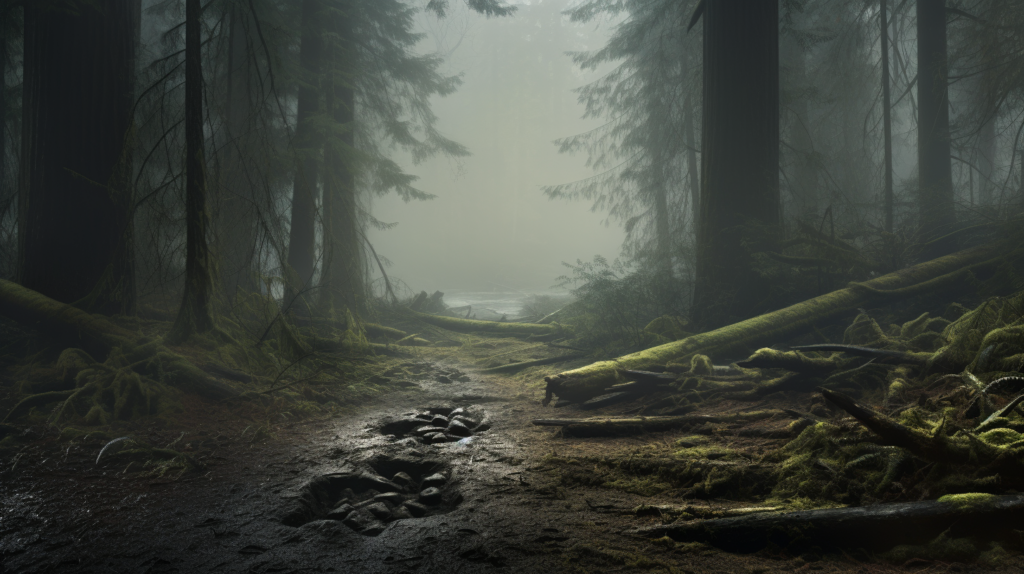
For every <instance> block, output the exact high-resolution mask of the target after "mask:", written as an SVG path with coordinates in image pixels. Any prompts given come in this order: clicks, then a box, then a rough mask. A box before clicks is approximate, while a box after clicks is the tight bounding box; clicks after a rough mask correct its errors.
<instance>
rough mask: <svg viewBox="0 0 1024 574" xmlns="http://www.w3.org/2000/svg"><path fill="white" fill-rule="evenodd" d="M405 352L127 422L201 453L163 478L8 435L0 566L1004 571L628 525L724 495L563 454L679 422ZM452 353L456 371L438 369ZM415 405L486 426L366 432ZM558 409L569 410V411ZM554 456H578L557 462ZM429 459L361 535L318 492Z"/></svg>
mask: <svg viewBox="0 0 1024 574" xmlns="http://www.w3.org/2000/svg"><path fill="white" fill-rule="evenodd" d="M409 365H411V366H413V367H416V370H418V371H419V372H420V374H419V375H418V376H417V378H416V379H415V380H412V381H411V382H412V383H414V384H413V385H409V386H407V387H406V388H405V389H404V390H402V391H400V392H394V393H391V394H389V395H388V396H386V397H383V398H380V399H378V400H376V401H375V402H373V403H369V404H365V405H363V406H362V407H360V408H358V409H353V410H352V411H351V412H348V413H346V414H344V415H340V416H333V417H330V418H320V419H316V420H305V421H299V422H289V421H288V419H287V416H286V415H281V416H280V422H278V423H275V424H271V425H262V426H258V428H254V427H256V424H257V423H255V422H254V421H255V420H256V419H255V418H251V419H247V417H246V416H244V413H243V414H242V415H240V414H239V412H238V410H237V409H226V408H224V407H220V406H217V405H212V404H209V403H204V402H200V401H195V402H194V403H190V404H187V405H186V408H187V410H188V412H189V414H190V415H192V416H191V417H190V419H189V420H192V421H194V422H192V423H190V424H187V425H186V426H184V427H182V426H181V425H179V426H178V427H175V426H173V425H171V426H165V427H156V426H145V425H146V424H147V423H140V424H137V425H136V426H135V427H133V428H131V429H130V430H131V434H133V435H134V436H136V437H139V438H143V439H145V440H146V441H147V442H149V444H151V445H155V446H162V445H166V444H172V443H173V444H174V446H175V448H177V449H180V450H182V451H183V452H186V453H188V454H189V455H190V456H191V457H193V459H194V460H195V461H196V463H197V464H198V465H199V466H200V469H199V470H189V471H188V472H184V473H177V472H173V471H172V472H168V473H167V474H166V475H164V476H162V477H160V476H155V475H154V474H153V473H151V472H150V473H140V472H136V471H137V470H138V467H135V468H132V466H131V465H132V462H131V461H130V460H125V459H124V458H121V457H117V456H110V457H107V459H106V460H101V461H100V462H99V463H98V464H97V463H96V457H97V454H98V453H99V451H100V449H101V448H102V447H103V446H104V444H106V443H107V442H108V440H109V437H99V436H95V437H93V436H89V435H85V436H83V437H80V438H78V439H75V440H68V439H67V438H66V437H58V436H57V433H56V431H55V430H52V429H46V428H45V427H33V428H31V429H29V430H28V431H27V432H26V435H25V436H24V437H22V444H23V446H22V447H21V448H20V450H18V452H17V453H15V454H14V455H12V456H10V457H5V458H3V459H2V460H0V481H2V482H0V572H3V573H6V572H206V571H217V572H360V573H375V572H381V573H395V574H397V573H401V572H441V573H445V574H456V573H470V572H492V571H494V572H633V571H645V572H647V571H651V572H662V571H663V572H748V573H756V572H772V571H805V570H819V571H822V572H830V571H837V572H838V571H842V572H864V573H867V572H872V573H873V572H887V571H910V570H912V571H926V572H964V571H979V572H980V571H1013V572H1017V571H1020V570H1022V568H1021V566H1022V565H1024V561H1021V560H1020V559H1019V558H1018V557H1013V556H1010V557H1006V558H1004V559H1002V560H1001V561H1000V562H999V563H997V564H980V563H956V562H951V563H946V562H937V561H929V560H920V559H916V560H912V561H910V562H909V563H906V564H892V563H890V562H887V561H885V560H883V559H880V558H878V557H877V556H874V555H871V554H867V553H862V552H855V551H851V552H823V551H815V550H814V549H811V550H810V551H807V550H804V551H801V552H800V553H795V552H789V551H785V550H780V549H769V550H762V551H760V552H759V553H756V554H746V555H740V554H729V553H725V552H722V551H719V550H716V549H714V548H711V547H708V546H704V545H700V544H680V543H675V542H671V541H668V540H654V541H652V540H648V539H644V538H637V537H634V536H630V535H628V534H626V532H627V531H628V530H630V529H633V528H636V527H638V526H643V525H648V524H655V523H658V522H659V521H661V520H662V518H659V517H658V516H657V515H656V514H657V513H656V512H654V513H649V512H640V513H637V512H635V511H634V509H636V508H637V507H639V506H642V505H648V506H657V505H665V504H668V505H679V504H682V503H689V504H692V505H696V506H704V507H707V508H709V509H711V510H714V509H720V508H724V507H728V506H734V505H736V503H735V502H733V501H729V500H722V499H711V500H680V499H679V497H680V494H679V491H678V490H671V489H669V490H667V491H661V492H657V491H658V489H654V490H653V491H651V492H644V489H643V488H636V487H632V488H609V487H608V486H607V484H602V483H601V481H600V480H594V481H587V480H586V479H585V476H586V475H588V474H590V473H591V470H592V471H593V473H594V474H596V473H597V471H598V469H597V466H596V465H595V467H594V468H593V469H588V468H586V464H585V463H579V462H578V461H580V460H585V459H586V458H587V456H588V455H592V454H595V453H601V452H613V451H614V452H626V451H636V452H638V453H640V452H641V451H642V450H643V449H645V448H648V447H650V445H652V444H654V445H657V444H664V445H668V444H673V443H675V441H677V440H679V439H680V437H681V436H683V435H686V434H688V433H685V432H676V433H672V432H667V433H659V434H655V435H647V436H642V437H635V436H634V437H628V438H600V439H594V438H590V439H573V438H563V437H560V436H557V435H556V434H555V431H554V430H552V429H551V428H546V427H537V426H533V425H531V422H530V421H531V420H532V419H534V418H541V417H550V416H552V415H553V414H554V413H556V411H553V410H552V409H550V408H544V407H542V406H541V405H540V400H541V398H542V391H541V390H540V388H539V386H538V385H537V384H536V379H537V375H536V374H534V375H530V376H522V377H514V378H513V377H499V376H481V375H475V374H473V372H472V370H471V369H469V368H467V366H466V365H458V364H445V363H443V362H442V363H438V362H424V360H422V359H419V360H416V359H414V360H412V361H411V362H410V363H409ZM458 368H461V369H463V370H465V371H467V373H468V376H466V377H462V378H463V379H467V380H462V381H459V380H452V378H453V377H451V376H450V375H452V373H453V370H454V369H458ZM530 381H533V382H530ZM8 384H10V383H8ZM749 406H750V405H747V407H748V408H749ZM431 407H433V408H435V409H438V408H440V412H446V410H447V409H452V408H459V407H461V408H463V409H465V412H466V414H467V415H469V416H470V417H471V418H473V419H475V420H476V422H486V423H487V425H489V427H490V428H487V430H485V431H483V432H478V433H476V434H475V435H474V436H473V438H472V439H471V440H468V441H466V440H464V441H461V442H458V443H456V442H448V443H443V444H423V443H421V442H416V441H414V440H410V439H408V438H403V437H401V436H394V435H385V434H382V432H381V425H382V423H383V422H384V421H388V420H392V419H394V418H395V417H401V416H403V415H412V414H415V413H425V412H427V409H429V408H431ZM631 408H633V407H632V406H630V405H625V406H621V407H616V408H609V409H606V410H605V411H603V412H605V413H607V414H615V413H618V412H627V411H629V410H630V409H631ZM557 414H558V415H559V416H585V413H580V412H573V411H571V410H570V409H560V410H559V411H557ZM586 414H590V413H586ZM780 424H784V423H780ZM749 446H750V448H751V449H756V448H757V445H756V444H752V445H749ZM567 458H574V459H575V460H576V461H577V462H576V463H575V464H574V465H572V466H573V468H572V469H571V471H567V468H568V467H567V465H566V464H565V460H566V459H567ZM399 472H405V473H406V474H407V475H409V477H410V478H411V480H412V481H413V482H414V483H415V484H412V485H411V486H410V487H409V488H407V489H405V490H403V491H400V492H399V493H398V494H392V495H387V492H386V491H387V490H388V488H383V490H384V492H382V493H378V491H377V490H372V489H368V488H367V487H365V486H363V487H361V486H359V484H357V483H358V480H356V479H357V478H358V477H360V476H368V475H376V476H380V477H383V478H386V479H390V478H391V477H392V476H394V475H395V474H396V473H399ZM438 474H440V475H441V477H442V482H439V483H437V486H438V487H439V490H440V495H439V498H438V500H437V501H434V502H433V503H432V504H427V505H424V506H425V507H426V508H427V511H426V512H427V513H426V515H425V516H422V517H415V516H411V515H410V514H408V513H407V512H406V510H400V509H399V508H400V507H401V504H400V503H398V504H390V503H389V506H388V508H391V509H394V510H395V512H396V513H397V514H399V515H400V517H399V519H394V520H390V521H386V522H380V523H379V524H377V527H376V528H368V525H367V524H359V525H356V526H357V527H359V528H361V529H363V532H362V533H360V532H358V531H357V530H354V529H353V528H351V527H350V525H347V524H346V523H344V522H341V521H338V520H331V519H329V518H326V513H327V512H328V511H329V510H330V509H329V508H327V507H328V506H331V505H334V504H336V503H339V502H341V501H343V500H344V499H345V498H352V497H353V495H354V498H353V500H352V502H357V500H356V499H358V500H363V501H365V500H366V499H367V497H369V496H372V495H374V494H384V495H385V497H387V496H393V497H395V498H396V500H393V501H392V502H396V501H397V500H398V499H400V498H402V497H404V498H406V499H415V498H416V495H415V491H416V490H418V489H421V488H423V487H424V486H426V482H424V481H426V480H427V479H428V477H431V476H434V475H438ZM346 481H348V482H346ZM353 481H354V482H353ZM311 484H312V485H314V486H313V487H311V486H310V485H311ZM325 485H326V486H325ZM311 488H312V489H313V490H316V489H320V490H319V491H317V492H313V491H311ZM332 488H333V490H331V489H332ZM345 488H349V489H350V490H349V491H345V490H344V489H345ZM360 488H362V491H360V492H356V491H359V490H360ZM325 489H326V490H325ZM371 490H372V491H371ZM328 491H329V492H328ZM403 493H404V494H403ZM318 497H319V498H318ZM311 500H312V501H313V502H310V501H311ZM382 500H383V499H382ZM377 508H380V506H379V505H378V507H377ZM410 508H412V507H410ZM289 524H290V525H289ZM369 526H373V525H369Z"/></svg>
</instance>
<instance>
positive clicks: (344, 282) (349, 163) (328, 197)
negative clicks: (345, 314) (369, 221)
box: [320, 1, 366, 313]
mask: <svg viewBox="0 0 1024 574" xmlns="http://www.w3.org/2000/svg"><path fill="white" fill-rule="evenodd" d="M354 9H355V6H354V3H353V2H351V1H346V2H340V3H339V4H338V6H337V8H336V10H337V11H336V12H334V13H333V14H331V20H330V21H331V22H332V24H333V25H334V26H335V27H336V31H337V35H336V36H335V38H334V40H333V42H332V43H331V45H330V47H329V53H330V64H331V70H330V78H329V87H328V89H327V102H328V106H329V107H330V110H331V113H332V119H333V123H332V124H331V126H332V132H331V133H330V134H329V135H328V137H327V138H326V139H325V141H324V189H323V193H324V195H323V207H324V210H323V211H324V218H323V221H324V224H323V225H324V227H323V237H324V246H325V247H324V265H323V270H322V273H321V279H320V297H321V302H322V305H323V307H324V309H325V310H326V311H327V312H328V313H334V312H338V311H340V310H342V309H346V308H347V309H350V310H353V311H358V310H360V309H361V308H363V307H364V305H365V300H366V294H365V293H364V276H363V269H364V261H363V257H362V254H363V249H362V234H361V232H360V228H359V225H360V223H359V217H358V211H357V210H358V205H357V202H356V178H355V166H354V163H355V161H354V157H355V154H354V148H355V133H354V130H355V119H356V118H355V106H356V102H355V90H354V89H353V83H354V82H355V73H356V65H355V63H356V58H357V54H356V50H355V43H354V41H353V34H354V31H355V30H354V16H355V14H354V13H353V10H354Z"/></svg>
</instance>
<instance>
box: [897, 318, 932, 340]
mask: <svg viewBox="0 0 1024 574" xmlns="http://www.w3.org/2000/svg"><path fill="white" fill-rule="evenodd" d="M928 320H929V315H928V313H922V314H921V316H920V317H918V318H917V319H914V320H913V321H907V322H906V323H904V324H903V326H902V327H900V337H902V338H904V339H913V338H914V337H916V336H917V335H920V334H921V333H922V332H923V331H924V330H925V325H926V324H927V323H928Z"/></svg>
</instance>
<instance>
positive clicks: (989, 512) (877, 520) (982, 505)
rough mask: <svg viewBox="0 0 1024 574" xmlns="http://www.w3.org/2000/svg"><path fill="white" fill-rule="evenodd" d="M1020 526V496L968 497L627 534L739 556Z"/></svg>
mask: <svg viewBox="0 0 1024 574" xmlns="http://www.w3.org/2000/svg"><path fill="white" fill-rule="evenodd" d="M1022 520H1024V496H1021V495H1006V496H994V495H985V494H970V495H954V496H949V497H943V498H941V499H939V500H928V501H921V502H903V503H895V504H876V505H873V506H859V507H854V508H825V509H818V510H800V511H796V512H785V513H776V514H750V515H746V516H737V517H731V518H720V519H712V520H697V521H693V522H682V523H679V522H677V523H673V524H668V525H665V526H652V527H648V528H640V529H638V530H634V531H632V532H631V533H632V534H637V535H640V536H645V537H649V538H662V537H665V536H668V537H669V538H671V539H673V540H676V541H678V542H703V543H707V544H712V545H714V546H718V547H720V548H723V549H726V550H730V551H738V552H751V551H756V550H759V549H761V548H764V547H765V546H767V545H769V544H773V545H775V546H779V547H784V548H785V547H790V548H795V547H807V546H812V545H814V546H825V547H842V548H847V549H849V548H869V549H876V550H882V549H886V548H890V547H892V546H895V545H897V544H921V543H926V542H929V541H931V540H932V539H934V538H935V537H936V536H938V535H939V534H941V533H943V532H945V531H947V530H949V531H950V533H949V535H950V536H952V537H959V536H981V535H987V534H993V533H996V532H999V531H1003V530H1007V529H1009V528H1015V527H1018V526H1019V524H1020V522H1021V521H1022Z"/></svg>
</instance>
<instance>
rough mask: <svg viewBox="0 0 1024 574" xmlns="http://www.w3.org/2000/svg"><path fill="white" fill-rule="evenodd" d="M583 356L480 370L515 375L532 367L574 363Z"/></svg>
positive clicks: (548, 358)
mask: <svg viewBox="0 0 1024 574" xmlns="http://www.w3.org/2000/svg"><path fill="white" fill-rule="evenodd" d="M582 357H583V355H562V356H559V357H546V358H543V359H534V360H532V361H522V362H520V363H509V364H507V365H498V366H497V367H489V368H487V369H480V371H479V372H481V373H514V372H516V371H521V370H523V369H528V368H530V367H539V366H541V365H552V364H554V363H564V362H565V361H574V360H576V359H579V358H582Z"/></svg>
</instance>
